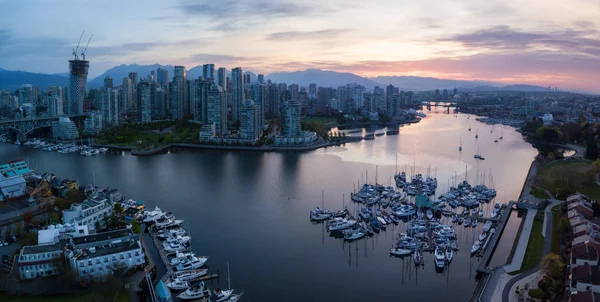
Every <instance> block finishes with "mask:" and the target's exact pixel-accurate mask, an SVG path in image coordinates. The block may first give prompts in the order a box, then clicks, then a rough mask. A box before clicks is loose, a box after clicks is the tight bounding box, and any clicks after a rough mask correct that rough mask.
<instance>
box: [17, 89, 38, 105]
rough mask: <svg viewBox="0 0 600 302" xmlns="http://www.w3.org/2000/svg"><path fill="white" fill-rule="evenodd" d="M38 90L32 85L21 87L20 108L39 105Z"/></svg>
mask: <svg viewBox="0 0 600 302" xmlns="http://www.w3.org/2000/svg"><path fill="white" fill-rule="evenodd" d="M37 99H38V96H37V90H36V89H35V87H33V86H32V85H31V84H24V85H21V87H20V88H19V106H21V105H23V104H31V105H33V106H35V105H36V104H37Z"/></svg>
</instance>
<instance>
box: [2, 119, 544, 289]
mask: <svg viewBox="0 0 600 302" xmlns="http://www.w3.org/2000/svg"><path fill="white" fill-rule="evenodd" d="M427 113H428V116H427V117H426V118H425V119H423V120H422V121H421V122H419V123H417V124H411V125H405V126H402V127H401V128H400V131H399V134H398V135H383V136H376V138H375V140H368V141H362V142H358V143H352V144H347V145H345V146H342V147H334V148H327V149H320V150H316V151H311V152H303V153H262V152H228V151H211V150H195V151H190V150H172V151H170V152H168V153H166V154H161V155H155V156H150V157H135V156H131V155H129V154H127V153H126V152H116V151H115V152H112V153H111V151H109V153H108V154H106V155H98V156H94V157H83V156H80V155H77V154H59V153H55V152H44V151H42V150H39V149H33V148H30V147H26V146H16V145H8V144H1V145H0V162H7V161H9V160H13V159H17V158H23V159H25V160H26V161H27V162H28V163H29V164H30V166H31V167H32V168H34V169H35V170H37V171H39V172H53V173H55V174H57V175H58V176H59V177H62V178H71V179H76V180H78V181H79V182H80V183H82V184H87V183H94V182H95V184H96V185H97V186H99V187H110V188H117V189H119V190H121V192H123V193H124V195H126V197H127V198H132V199H136V200H142V201H144V203H145V204H146V205H147V207H148V208H153V207H154V206H159V207H161V208H163V209H165V210H168V211H171V212H173V214H175V216H176V217H177V218H178V219H183V220H185V222H184V227H185V228H186V229H188V230H189V231H190V233H191V236H192V238H193V239H192V248H193V250H194V251H195V252H196V253H197V254H199V255H208V256H209V257H210V258H209V261H208V263H209V265H210V267H211V268H213V269H216V268H221V269H222V270H224V269H225V268H226V263H227V262H229V263H230V266H231V282H232V283H231V284H232V287H233V288H235V289H236V290H244V291H245V294H244V300H245V301H247V300H249V301H276V300H280V301H326V300H329V301H384V300H391V299H396V300H397V299H399V298H401V297H402V298H409V299H410V300H415V301H416V300H418V301H435V300H442V299H443V300H451V301H467V300H468V299H469V298H470V297H471V294H472V292H473V289H474V288H475V286H476V280H475V275H476V273H475V270H476V268H477V266H478V264H479V259H478V258H472V257H470V253H469V251H470V248H471V245H472V243H473V241H474V240H476V237H477V236H478V235H479V233H481V232H482V228H483V225H482V224H480V225H479V226H478V227H477V228H475V229H473V228H464V227H462V226H458V225H457V226H455V229H456V232H457V235H458V243H459V244H458V247H459V251H458V252H457V253H456V254H455V257H454V260H453V261H452V263H451V264H450V265H449V266H448V267H446V268H445V270H444V271H443V272H442V273H440V272H436V270H435V269H434V260H433V259H434V257H433V254H429V253H425V254H424V263H425V265H424V267H419V268H416V267H415V266H414V264H413V262H412V259H411V258H410V257H408V258H406V259H401V258H393V257H390V256H389V249H390V247H391V246H392V244H393V243H395V242H396V238H397V237H398V234H399V233H400V232H403V231H404V230H405V228H406V225H404V224H403V223H400V224H399V225H398V226H393V227H388V229H387V230H386V231H382V232H381V233H379V234H376V235H374V236H372V237H369V238H364V239H361V240H359V241H356V242H352V243H345V242H344V241H342V240H341V239H336V238H334V237H331V236H330V235H329V234H328V232H327V231H326V230H325V226H324V225H323V224H313V223H311V222H310V221H309V217H308V216H309V211H310V210H312V209H314V208H315V207H317V206H321V204H322V199H321V194H322V192H324V196H325V198H324V204H325V207H326V208H328V209H331V210H338V209H341V208H342V206H343V204H345V205H347V206H348V208H349V210H350V211H351V212H352V213H354V214H355V213H356V211H357V205H356V204H353V203H352V201H350V193H351V192H352V191H353V188H356V186H357V185H362V184H363V183H364V182H365V181H369V182H371V183H374V182H375V181H377V182H378V183H381V184H384V185H390V184H391V183H392V181H393V174H394V173H395V172H396V162H397V167H398V170H400V171H402V170H406V172H407V174H409V175H410V172H411V171H415V172H416V173H423V174H424V175H425V174H427V172H428V171H429V173H430V174H431V175H432V176H433V177H437V179H438V191H437V193H438V194H437V195H439V194H440V193H444V192H445V191H446V190H447V189H448V186H451V185H453V183H456V182H460V181H462V180H465V178H466V177H467V178H468V180H469V182H471V183H472V184H477V183H484V182H485V184H486V185H488V186H492V187H494V188H495V189H496V190H497V197H496V199H495V200H493V201H492V202H491V203H490V206H489V207H488V206H484V210H485V211H486V216H488V217H489V212H490V211H491V210H492V208H493V203H494V202H496V201H497V202H501V203H504V202H508V201H509V200H515V199H517V198H518V195H519V193H520V191H521V188H522V185H523V181H524V180H525V177H526V174H527V171H528V169H529V166H530V163H531V161H532V160H533V159H534V156H535V155H536V154H537V151H536V150H535V149H534V148H533V147H532V146H531V145H530V144H529V143H527V142H525V141H524V140H523V138H522V137H521V134H520V133H518V132H516V131H515V130H514V129H512V128H510V127H505V126H494V127H493V126H490V125H485V124H482V123H479V122H477V121H475V116H470V117H469V116H468V115H462V114H460V115H458V116H456V117H455V116H454V115H453V114H446V113H441V112H439V113H435V112H427ZM469 127H471V131H468V128H469ZM335 130H336V129H334V131H335ZM386 130H389V129H364V132H365V133H367V132H368V133H373V132H374V133H376V134H377V133H380V132H385V131H386ZM491 131H493V132H491ZM476 134H477V135H478V138H477V139H475V135H476ZM351 135H358V134H351ZM500 136H502V137H503V139H501V140H499V141H498V142H494V140H496V139H498V138H499V137H500ZM461 141H462V152H459V150H458V149H459V145H460V144H461ZM476 153H478V154H481V155H482V156H483V157H485V160H477V159H474V158H473V156H474V154H476ZM465 172H466V173H465ZM343 196H345V198H344V199H343ZM447 223H450V222H449V221H447ZM518 223H519V220H518V219H516V217H511V220H510V221H509V225H511V227H508V228H507V229H506V231H505V232H504V236H512V238H514V234H513V233H514V232H516V229H518ZM503 239H504V238H503ZM512 242H513V240H510V239H506V240H501V241H500V245H499V246H498V248H497V252H498V251H501V252H500V253H502V254H503V255H501V256H502V257H503V258H504V259H500V260H498V259H496V258H494V259H493V262H494V263H493V264H494V265H497V264H499V263H500V264H501V263H502V261H505V260H506V257H507V256H508V253H509V251H510V248H511V246H510V245H512ZM502 257H501V258H502ZM225 279H226V278H221V280H220V282H221V286H226V284H227V280H225ZM449 298H451V299H449Z"/></svg>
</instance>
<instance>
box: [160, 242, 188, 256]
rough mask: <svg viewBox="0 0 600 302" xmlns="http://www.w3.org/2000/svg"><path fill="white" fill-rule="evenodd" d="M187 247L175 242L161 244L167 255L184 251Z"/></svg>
mask: <svg viewBox="0 0 600 302" xmlns="http://www.w3.org/2000/svg"><path fill="white" fill-rule="evenodd" d="M187 248H188V247H187V245H185V244H181V243H176V242H163V249H164V250H165V252H167V253H169V254H173V253H176V252H181V251H184V250H186V249H187Z"/></svg>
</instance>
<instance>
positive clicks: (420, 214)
mask: <svg viewBox="0 0 600 302" xmlns="http://www.w3.org/2000/svg"><path fill="white" fill-rule="evenodd" d="M424 216H425V215H423V209H421V208H419V210H418V211H417V218H418V219H419V220H422V219H423V217H424Z"/></svg>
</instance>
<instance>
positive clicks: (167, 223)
mask: <svg viewBox="0 0 600 302" xmlns="http://www.w3.org/2000/svg"><path fill="white" fill-rule="evenodd" d="M182 223H183V220H180V219H171V218H166V219H162V220H161V221H156V224H155V225H154V228H155V229H156V230H160V229H166V228H170V227H174V226H179V225H181V224H182Z"/></svg>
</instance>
